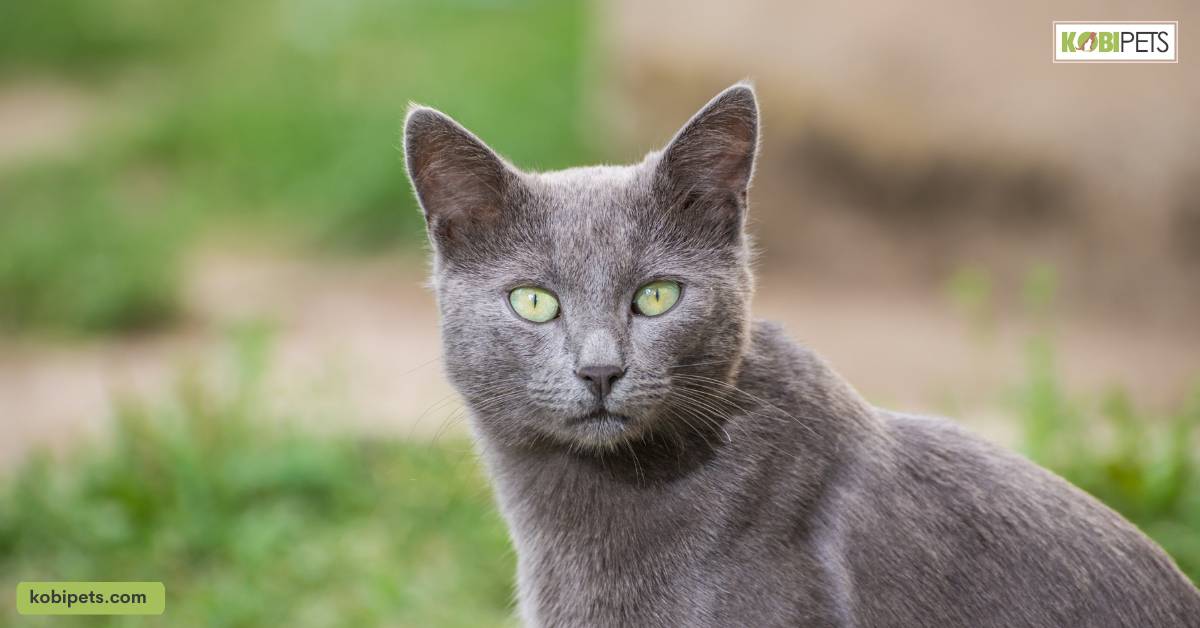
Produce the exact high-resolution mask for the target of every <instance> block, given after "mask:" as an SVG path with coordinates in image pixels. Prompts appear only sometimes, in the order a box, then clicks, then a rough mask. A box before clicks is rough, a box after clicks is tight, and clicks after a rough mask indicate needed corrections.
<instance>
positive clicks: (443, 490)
mask: <svg viewBox="0 0 1200 628" xmlns="http://www.w3.org/2000/svg"><path fill="white" fill-rule="evenodd" d="M1193 17H1200V6H1196V5H1193V4H1188V3H1184V2H1170V1H1165V0H1156V1H1153V2H1149V3H1140V4H1138V5H1137V8H1136V11H1135V10H1133V9H1121V8H1118V7H1116V6H1114V5H1105V7H1104V8H1097V7H1094V6H1092V5H1091V4H1090V3H1084V2H1081V1H1069V2H1065V3H1055V4H1054V5H1053V9H1052V10H1051V9H1050V8H1049V6H1043V5H1042V4H1040V3H1034V2H1019V3H1016V4H1012V3H1007V4H1005V5H994V6H993V5H987V4H984V3H962V2H952V1H950V0H922V1H921V2H918V3H915V4H914V3H907V4H903V5H900V4H897V5H893V4H890V3H882V2H881V3H870V4H869V5H853V6H851V5H839V4H837V3H794V2H778V1H771V0H754V1H750V2H740V3H732V2H730V3H724V2H717V1H714V0H692V1H691V2H683V1H681V0H671V1H666V2H656V3H644V2H634V1H633V0H618V1H614V2H607V3H601V2H599V1H593V2H588V1H584V0H557V1H553V2H552V1H549V0H546V1H538V0H456V1H453V2H433V1H432V0H428V1H425V0H404V1H388V0H343V1H340V2H332V1H328V0H291V1H288V2H283V1H281V0H255V1H252V2H237V3H235V2H228V1H224V0H216V1H214V0H205V1H203V2H201V1H199V0H177V1H175V2H170V3H164V2H150V1H148V0H109V1H107V2H104V3H97V2H94V1H90V0H55V1H54V2H41V3H39V2H15V1H5V2H3V4H2V5H0V577H2V578H3V580H4V581H5V582H8V583H9V584H8V585H6V586H9V587H11V586H13V585H14V584H15V582H16V581H18V580H157V581H163V582H164V583H165V584H166V589H167V593H168V603H167V612H166V614H165V615H164V616H162V617H160V618H149V619H147V618H131V619H137V621H129V620H126V621H122V619H121V618H115V619H112V620H111V622H110V623H111V624H112V625H135V624H136V625H164V626H165V625H170V626H192V625H194V626H259V625H262V626H274V625H294V626H308V625H311V626H327V625H387V626H428V625H438V626H442V625H445V626H454V625H462V626H478V625H512V624H514V623H515V620H514V619H513V609H512V570H513V562H514V561H513V556H512V551H511V549H510V548H509V546H508V543H507V540H506V536H505V533H504V529H503V526H502V524H501V522H500V520H499V519H498V517H497V515H496V514H495V512H494V510H493V508H492V504H491V498H490V495H489V492H488V490H487V486H486V483H485V481H484V480H483V478H482V476H481V474H480V472H479V470H478V468H477V466H476V463H475V460H474V457H473V455H472V452H471V445H470V443H469V441H468V440H467V437H466V432H465V429H464V421H465V416H464V413H463V411H462V406H461V404H460V403H459V401H458V399H457V398H456V397H455V395H454V394H453V392H452V391H451V390H450V388H449V387H448V385H447V384H446V383H445V381H444V378H443V376H442V370H441V364H440V359H439V355H438V354H439V344H438V338H437V319H436V313H435V309H434V304H433V299H432V296H431V295H430V293H429V292H428V291H427V290H426V289H425V288H424V287H423V281H424V279H425V272H426V261H425V253H426V249H425V245H424V234H423V231H422V223H421V218H420V215H419V213H418V211H417V208H416V206H415V203H414V201H413V197H412V194H411V192H410V190H409V189H408V184H407V180H406V178H405V176H404V172H403V164H402V160H401V156H400V152H399V150H398V146H399V140H400V136H399V133H400V125H401V121H402V118H403V114H404V110H405V107H406V106H407V104H408V103H409V101H417V102H420V103H423V104H428V105H432V106H435V107H438V108H440V109H442V110H444V111H445V112H447V113H449V114H450V115H452V116H454V117H456V118H457V119H458V120H460V121H461V122H463V123H464V124H465V125H467V126H468V127H470V128H471V129H473V130H474V131H476V132H477V133H478V134H479V135H480V136H482V137H483V138H484V139H485V140H487V141H488V142H489V143H490V144H491V145H492V146H493V147H495V148H496V149H497V150H498V151H500V152H501V153H503V154H505V155H506V156H508V157H509V158H511V159H512V160H513V161H514V162H515V163H516V164H518V165H519V166H521V167H524V168H529V169H551V168H560V167H567V166H571V165H580V164H586V163H592V162H598V161H604V162H625V161H633V160H637V159H640V157H641V156H642V155H643V154H644V153H645V152H646V151H648V150H650V149H652V148H656V147H658V146H660V145H661V144H663V143H664V142H665V141H666V140H667V139H669V138H670V136H671V134H672V133H673V131H674V130H675V129H676V128H677V127H678V126H679V125H680V124H682V122H683V121H685V120H686V119H687V117H688V116H689V115H690V114H691V113H692V112H693V111H695V110H696V109H697V108H698V107H700V106H701V105H702V104H703V103H704V102H706V101H707V100H708V98H710V97H711V96H712V95H713V94H714V93H716V91H718V90H719V89H721V88H723V87H725V86H727V85H729V84H730V83H732V82H734V81H736V80H739V79H743V78H747V77H749V78H751V79H753V80H754V81H755V83H756V85H757V87H758V91H759V95H760V98H761V100H762V108H763V112H762V115H763V120H764V132H765V136H764V145H763V151H762V154H761V156H760V161H759V169H758V173H757V178H756V180H755V184H754V188H753V190H752V195H751V198H752V225H751V227H752V229H753V231H754V234H755V236H756V238H757V242H758V244H759V247H760V249H761V256H760V258H759V261H758V271H759V274H760V282H759V289H758V293H757V295H756V301H755V309H756V313H757V315H759V316H761V317H764V318H772V319H776V320H779V321H781V322H783V323H784V324H785V325H786V326H787V328H788V329H789V330H790V332H791V334H792V335H793V336H794V337H796V338H797V339H800V340H802V341H803V342H805V343H806V344H808V345H810V346H812V347H813V348H815V349H816V350H817V351H819V352H821V353H823V354H824V355H825V356H826V357H828V358H829V359H830V360H831V361H832V362H833V364H834V366H835V367H836V368H838V369H839V370H840V371H841V372H842V373H843V374H844V375H845V376H847V377H848V378H849V379H850V380H851V381H852V382H853V383H854V384H855V385H856V386H857V387H858V388H859V389H860V391H861V392H862V393H863V394H864V395H865V396H866V397H867V398H868V399H869V400H871V401H872V402H874V403H876V404H879V405H885V406H889V407H892V408H895V409H899V410H906V411H915V412H925V413H937V414H945V415H950V416H953V417H955V418H956V419H957V420H960V421H962V422H963V423H964V424H966V425H968V426H969V427H970V428H971V429H973V430H975V431H977V432H980V433H982V434H984V435H986V436H987V437H989V438H991V439H993V440H996V441H999V442H1001V443H1003V444H1005V445H1007V446H1011V447H1014V448H1017V449H1018V450H1020V451H1022V452H1024V453H1025V454H1027V455H1029V456H1031V457H1032V458H1034V459H1035V460H1037V461H1038V462H1040V463H1041V464H1044V465H1047V466H1049V467H1050V468H1052V469H1054V470H1056V471H1057V472H1059V473H1061V474H1063V475H1065V476H1066V477H1068V478H1069V479H1070V480H1072V481H1073V482H1075V483H1076V484H1078V485H1079V486H1081V487H1082V488H1084V489H1085V490H1087V491H1089V492H1091V493H1093V494H1094V495H1096V496H1097V497H1099V498H1100V499H1102V500H1104V501H1105V502H1107V503H1109V504H1110V505H1111V506H1113V507H1114V508H1116V509H1117V510H1119V511H1121V512H1122V513H1124V514H1125V515H1126V516H1128V517H1130V518H1131V519H1132V520H1133V521H1134V522H1136V523H1137V524H1138V525H1139V526H1140V527H1142V529H1143V530H1145V531H1146V532H1147V533H1149V534H1150V535H1152V536H1153V537H1154V538H1155V539H1157V540H1158V541H1159V542H1160V543H1162V544H1163V545H1164V547H1166V548H1167V549H1168V551H1170V552H1171V553H1172V554H1173V555H1174V557H1175V558H1176V560H1177V561H1178V563H1179V565H1180V566H1181V567H1182V568H1183V569H1184V570H1185V571H1187V572H1188V573H1189V574H1190V575H1191V576H1192V577H1193V578H1200V468H1198V465H1200V453H1198V452H1200V351H1198V350H1200V279H1198V277H1200V169H1198V166H1197V164H1198V163H1200V160H1198V159H1197V157H1200V154H1198V153H1197V150H1198V148H1200V124H1198V122H1200V119H1198V117H1200V114H1198V113H1197V112H1200V84H1198V83H1197V81H1196V74H1195V72H1194V70H1193V69H1192V67H1191V65H1192V64H1191V60H1190V59H1189V57H1188V54H1187V51H1186V50H1185V51H1184V54H1183V57H1182V61H1181V63H1179V64H1177V65H1054V64H1052V63H1051V62H1050V57H1051V49H1050V45H1051V44H1050V42H1049V41H1048V40H1049V33H1050V24H1051V21H1052V20H1055V19H1058V20H1070V19H1076V20H1078V19H1087V20H1131V19H1134V20H1136V19H1171V20H1180V21H1184V22H1187V21H1189V20H1190V19H1191V18H1193ZM1186 36H1187V35H1186V29H1185V34H1184V37H1186ZM1185 46H1186V44H1185ZM9 590H11V588H10V589H9ZM11 604H12V599H11V598H10V597H7V596H0V625H6V624H13V625H16V623H17V619H22V620H29V621H28V624H29V625H49V624H50V623H53V624H54V625H74V624H72V623H71V621H70V618H53V619H50V620H47V621H44V622H37V621H33V620H34V619H37V618H18V617H17V616H16V615H15V611H14V610H13V608H12V606H11ZM88 619H90V620H97V619H100V618H88ZM156 622H157V623H156ZM80 623H86V624H87V625H97V624H98V623H104V622H103V621H99V622H97V621H87V622H80ZM22 625H24V624H22Z"/></svg>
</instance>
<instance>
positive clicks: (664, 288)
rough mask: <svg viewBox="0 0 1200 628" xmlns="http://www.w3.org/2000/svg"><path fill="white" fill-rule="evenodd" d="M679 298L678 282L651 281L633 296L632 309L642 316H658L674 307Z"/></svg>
mask: <svg viewBox="0 0 1200 628" xmlns="http://www.w3.org/2000/svg"><path fill="white" fill-rule="evenodd" d="M678 300H679V284H677V283H675V282H674V281H669V280H665V279H664V280H660V281H652V282H650V283H648V284H646V285H644V286H642V287H641V288H638V291H637V294H636V295H634V297H633V311H634V312H637V313H638V314H641V315H642V316H660V315H662V314H666V313H667V310H670V309H671V308H672V307H675V302H676V301H678Z"/></svg>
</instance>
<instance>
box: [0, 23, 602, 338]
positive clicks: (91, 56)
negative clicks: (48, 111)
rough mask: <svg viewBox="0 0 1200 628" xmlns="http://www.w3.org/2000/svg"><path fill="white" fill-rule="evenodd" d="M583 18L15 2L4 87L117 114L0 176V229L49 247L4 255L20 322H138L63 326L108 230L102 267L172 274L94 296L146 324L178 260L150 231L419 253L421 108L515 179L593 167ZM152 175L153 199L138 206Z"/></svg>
mask: <svg viewBox="0 0 1200 628" xmlns="http://www.w3.org/2000/svg"><path fill="white" fill-rule="evenodd" d="M101 6H103V8H100V7H101ZM586 17H587V7H586V6H585V4H584V2H583V1H582V0H564V1H558V0H514V1H510V2H494V3H493V2H488V3H474V2H449V3H447V2H435V1H433V0H407V1H401V2H393V1H391V0H347V1H346V2H316V1H311V0H301V1H297V2H291V1H288V2H285V1H283V0H254V1H251V2H240V3H232V2H196V1H191V0H185V1H184V2H147V1H145V0H118V1H117V2H106V3H103V5H98V4H96V3H94V2H83V1H75V0H65V1H63V2H52V3H36V2H35V3H8V4H7V5H6V6H5V8H4V9H0V80H3V77H4V76H5V75H10V76H13V75H19V74H24V73H34V74H47V73H49V74H52V75H56V76H58V77H59V78H60V79H62V80H69V81H75V82H82V83H85V84H87V85H89V88H88V90H87V93H92V94H96V95H97V97H98V100H99V101H100V102H101V103H102V104H103V105H104V106H103V108H102V109H103V111H102V112H101V113H102V114H103V115H98V116H97V117H96V119H97V122H96V123H95V125H96V127H97V128H95V129H92V130H91V131H90V132H89V133H88V134H87V137H86V138H85V145H84V146H83V148H82V149H81V153H80V154H78V155H73V156H72V157H70V158H69V159H67V160H59V161H51V162H50V163H43V164H40V165H39V166H38V167H36V168H22V169H19V170H16V171H12V172H0V200H3V203H2V204H0V226H4V227H10V226H12V225H14V223H16V227H15V228H16V229H17V231H16V232H15V233H11V234H6V237H5V241H7V240H8V239H13V240H19V239H22V238H23V234H22V232H23V229H24V227H23V225H21V224H20V222H19V221H22V220H25V219H26V218H27V217H28V216H29V215H30V214H32V213H33V210H32V209H30V207H32V206H38V207H39V209H38V211H40V212H44V213H46V214H47V215H48V216H49V217H48V218H44V219H41V222H42V225H41V228H42V231H43V233H42V234H41V237H40V239H38V240H37V241H35V242H32V243H30V244H27V245H24V248H23V249H22V250H20V251H16V252H13V251H12V250H10V247H0V285H3V286H5V288H0V290H7V291H6V292H0V299H4V300H6V301H7V300H9V299H15V300H17V301H20V302H27V301H28V302H36V303H38V304H39V305H37V306H36V307H35V306H30V307H27V308H25V310H27V311H25V312H23V313H19V314H14V315H11V316H9V318H10V319H12V320H10V324H13V323H15V324H16V325H18V326H20V327H27V326H30V325H35V324H40V323H41V322H42V321H46V322H47V323H49V324H51V325H52V326H56V325H60V326H67V327H81V328H84V329H97V330H103V329H113V328H122V327H136V326H139V325H141V324H142V322H143V320H144V319H145V318H146V316H145V315H141V314H139V315H133V314H117V315H108V314H106V315H92V314H90V313H82V314H81V313H79V312H77V311H72V310H71V309H70V308H72V307H75V308H77V309H87V308H83V307H82V306H75V305H72V304H67V305H65V306H64V307H67V308H68V310H67V311H64V312H58V311H56V310H55V309H54V308H56V307H58V304H59V303H60V302H62V297H61V296H57V295H61V293H63V292H64V289H63V287H62V286H72V285H79V284H80V283H82V282H81V281H80V280H81V279H82V278H81V277H78V276H77V275H76V274H75V272H74V269H75V268H77V267H78V266H81V265H84V264H87V263H90V260H91V259H92V258H90V257H88V255H89V254H91V251H90V250H89V249H88V248H87V247H84V251H83V252H84V255H83V259H82V260H78V261H77V260H71V259H67V258H71V257H73V256H75V251H76V248H75V245H76V242H75V241H74V239H73V238H75V236H76V235H77V234H78V233H79V232H80V231H81V230H82V231H89V230H91V227H92V225H93V224H94V223H97V222H99V223H105V222H108V221H109V219H110V217H111V218H112V222H113V223H114V224H113V225H112V226H111V227H109V226H108V225H104V229H105V230H101V231H99V232H93V233H94V234H95V235H94V238H93V239H94V240H95V241H96V242H97V243H99V244H97V245H96V246H102V247H103V248H104V249H105V252H104V256H105V258H106V259H107V260H108V261H107V263H109V264H112V265H115V266H120V267H155V268H162V269H163V270H162V271H161V275H162V276H161V277H155V278H153V281H143V279H144V278H142V277H134V278H132V279H131V280H128V281H127V282H126V283H122V282H125V281H126V280H124V279H122V278H119V277H116V278H113V279H112V282H113V283H105V282H102V281H101V282H94V283H91V284H89V286H88V288H87V290H89V291H90V296H88V297H87V298H88V299H95V300H105V301H108V302H110V305H109V306H107V307H108V308H109V309H115V310H118V311H120V312H131V311H133V312H141V311H143V310H146V309H151V310H154V311H155V312H156V314H154V315H153V316H150V317H149V318H161V317H163V316H164V315H165V314H166V313H168V312H169V311H170V310H171V309H172V308H173V307H174V305H175V296H176V295H175V288H176V286H175V285H174V284H175V283H177V282H178V276H177V273H173V272H172V271H173V270H174V269H177V267H178V264H179V255H180V252H181V251H182V250H183V249H181V247H180V246H166V247H164V246H162V245H161V240H160V237H159V235H160V234H159V233H158V232H157V230H156V229H157V228H156V227H149V226H145V225H143V224H142V222H143V221H144V220H150V221H151V222H152V223H153V222H156V221H158V219H159V218H163V217H165V219H168V220H169V221H171V222H172V223H179V224H182V225H183V226H184V227H186V229H182V230H181V231H183V232H184V235H186V234H187V233H190V232H191V231H193V230H195V229H199V228H204V227H205V226H213V225H216V226H217V227H219V228H221V229H233V230H244V229H248V228H249V229H252V230H253V232H254V233H256V234H271V235H273V236H283V237H284V238H285V239H286V238H289V237H298V238H300V239H301V240H305V241H312V242H316V243H319V244H321V245H323V246H326V247H332V248H335V249H341V250H350V251H371V250H378V249H381V248H385V247H389V246H393V245H395V244H397V243H403V242H406V241H407V242H416V241H417V240H418V238H420V234H421V218H420V215H419V212H418V211H417V209H416V206H415V203H414V201H413V196H412V193H411V192H410V190H409V188H408V181H407V178H406V177H405V175H404V171H403V164H402V159H401V155H400V151H399V150H398V148H399V143H400V130H401V129H400V127H401V122H402V120H403V116H404V111H405V108H406V107H407V105H408V103H409V101H410V100H413V101H419V102H422V103H425V104H429V105H432V106H436V107H439V108H443V109H445V110H446V111H447V112H449V113H451V114H453V115H455V116H456V117H457V118H459V119H460V120H462V121H463V122H464V123H465V124H467V125H469V126H471V127H472V128H473V129H474V130H476V131H477V132H478V133H480V134H481V135H482V136H484V137H486V138H487V139H488V141H489V142H491V143H492V144H494V145H495V146H496V147H497V148H498V149H499V150H501V151H503V152H504V153H505V154H506V155H507V156H509V157H510V158H513V159H514V160H515V161H517V162H518V163H521V164H522V165H525V166H529V167H533V168H551V167H561V166H566V165H571V164H575V163H578V162H581V161H586V160H587V157H588V153H589V151H588V144H587V141H586V139H587V135H588V134H587V133H586V132H585V119H584V115H583V112H584V109H585V104H584V101H585V94H584V88H583V86H584V85H585V84H586V83H587V80H586V72H587V67H586V59H585V51H586V49H587V46H588V39H587V32H586V28H585V22H586ZM147 178H149V179H152V181H153V183H154V187H155V189H156V193H155V194H154V195H152V196H151V197H149V198H147V197H145V196H144V195H143V196H139V195H136V194H128V193H127V190H126V188H127V187H128V185H129V182H130V181H139V180H143V179H147ZM81 181H82V182H83V185H81ZM76 221H80V222H82V223H83V224H82V225H79V224H75V223H76ZM89 221H90V222H89ZM9 230H10V231H11V230H12V229H9ZM187 241H188V240H183V239H181V240H179V241H177V242H176V243H177V244H180V245H182V244H186V242H187ZM143 248H145V249H148V250H141V249H143ZM10 257H11V258H13V259H11V260H10V259H6V258H10ZM93 257H94V256H93ZM51 258H53V259H55V260H57V261H56V262H55V270H57V271H60V272H61V276H55V275H54V274H53V273H51V276H50V277H49V279H48V281H49V282H50V283H51V284H52V285H50V286H47V287H44V288H42V287H38V286H36V285H34V284H36V283H37V282H36V281H31V280H30V279H29V278H28V277H26V274H27V270H22V269H27V268H29V267H34V266H36V267H38V268H40V267H41V264H42V263H43V262H44V260H46V259H51ZM17 267H19V268H18V269H17V270H12V268H17ZM8 273H11V274H12V275H13V276H11V277H10V276H6V274H8ZM164 284H165V285H164ZM26 291H31V292H30V293H29V294H27V293H26ZM43 292H45V293H48V294H49V296H47V295H43V294H42V293H43ZM146 302H151V303H155V304H160V305H156V306H154V307H149V308H148V306H147V305H145V303H146Z"/></svg>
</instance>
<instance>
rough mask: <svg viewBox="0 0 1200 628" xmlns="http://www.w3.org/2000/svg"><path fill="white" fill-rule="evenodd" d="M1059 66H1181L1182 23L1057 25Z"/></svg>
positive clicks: (1055, 53) (1056, 46) (1084, 23)
mask: <svg viewBox="0 0 1200 628" xmlns="http://www.w3.org/2000/svg"><path fill="white" fill-rule="evenodd" d="M1054 62H1055V63H1178V62H1179V22H1054Z"/></svg>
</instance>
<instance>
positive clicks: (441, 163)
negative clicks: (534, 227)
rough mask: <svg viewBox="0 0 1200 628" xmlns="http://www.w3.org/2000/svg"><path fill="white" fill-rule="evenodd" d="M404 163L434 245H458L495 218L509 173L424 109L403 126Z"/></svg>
mask: <svg viewBox="0 0 1200 628" xmlns="http://www.w3.org/2000/svg"><path fill="white" fill-rule="evenodd" d="M404 161H405V165H406V166H407V168H408V177H409V179H410V180H411V181H412V186H413V190H415V191H416V194H417V201H418V202H419V203H420V204H421V209H422V210H423V211H424V213H425V222H426V224H427V225H428V228H429V234H430V237H431V238H432V239H433V240H434V241H435V244H439V245H449V244H453V243H454V242H455V241H457V240H461V239H463V238H464V237H465V236H466V233H467V232H469V231H471V230H472V228H473V227H478V226H485V225H487V224H488V223H490V222H491V221H494V220H496V219H497V218H499V217H500V215H501V213H502V212H503V207H504V204H505V198H506V196H507V193H508V191H509V188H510V187H511V186H512V185H514V183H515V181H516V176H515V173H514V172H513V170H512V169H511V168H510V167H509V166H508V164H506V163H505V162H504V160H503V159H502V158H501V157H500V156H499V155H497V154H496V153H495V152H494V151H492V149H490V148H488V146H487V145H486V144H484V143H483V141H482V140H480V139H479V138H477V137H475V135H474V134H472V133H471V132H470V131H468V130H466V129H465V128H463V127H462V126H461V125H460V124H458V123H457V122H455V121H454V120H452V119H451V118H450V117H449V116H447V115H445V114H443V113H441V112H440V111H437V110H435V109H430V108H428V107H420V106H415V105H414V106H412V107H410V108H409V110H408V117H407V118H406V119H405V121H404Z"/></svg>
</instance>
